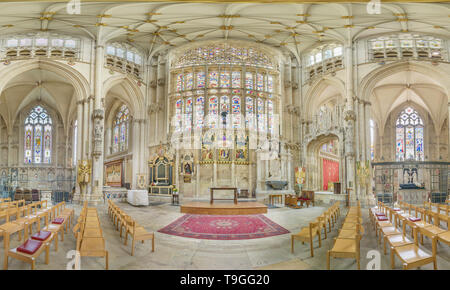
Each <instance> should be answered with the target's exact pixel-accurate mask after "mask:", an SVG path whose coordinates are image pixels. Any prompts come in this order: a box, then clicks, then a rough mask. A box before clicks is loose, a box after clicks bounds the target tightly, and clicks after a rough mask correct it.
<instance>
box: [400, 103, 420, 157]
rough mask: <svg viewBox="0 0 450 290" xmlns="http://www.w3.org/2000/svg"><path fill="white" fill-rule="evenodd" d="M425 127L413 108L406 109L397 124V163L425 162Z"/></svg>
mask: <svg viewBox="0 0 450 290" xmlns="http://www.w3.org/2000/svg"><path fill="white" fill-rule="evenodd" d="M423 139H424V127H423V121H422V118H420V116H419V114H418V113H417V111H416V110H414V109H413V108H411V107H408V108H406V109H404V110H403V111H402V112H401V113H400V115H399V117H398V119H397V123H396V151H395V152H396V156H395V159H396V160H397V161H405V160H417V161H423V160H424V151H423V147H424V146H423V143H424V142H423Z"/></svg>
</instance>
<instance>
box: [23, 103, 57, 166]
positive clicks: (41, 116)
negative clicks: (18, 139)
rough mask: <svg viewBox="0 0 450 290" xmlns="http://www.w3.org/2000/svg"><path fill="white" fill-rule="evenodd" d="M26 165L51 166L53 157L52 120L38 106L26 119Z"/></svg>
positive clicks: (45, 111) (44, 110)
mask: <svg viewBox="0 0 450 290" xmlns="http://www.w3.org/2000/svg"><path fill="white" fill-rule="evenodd" d="M24 128H25V136H24V163H25V164H32V163H34V164H41V163H44V164H50V163H51V156H52V139H53V138H52V129H53V125H52V119H51V117H50V115H49V114H48V113H47V110H46V109H44V108H43V107H42V106H40V105H38V106H36V107H34V108H33V109H32V110H31V111H30V113H29V114H28V116H27V117H26V119H25V124H24Z"/></svg>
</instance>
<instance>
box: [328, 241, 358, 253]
mask: <svg viewBox="0 0 450 290" xmlns="http://www.w3.org/2000/svg"><path fill="white" fill-rule="evenodd" d="M331 251H332V252H335V253H354V252H356V242H355V240H352V239H339V238H338V239H336V242H335V243H334V246H333V248H332V249H331Z"/></svg>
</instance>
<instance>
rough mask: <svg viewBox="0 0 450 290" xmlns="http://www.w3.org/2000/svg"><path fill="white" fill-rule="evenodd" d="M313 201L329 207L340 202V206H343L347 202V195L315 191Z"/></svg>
mask: <svg viewBox="0 0 450 290" xmlns="http://www.w3.org/2000/svg"><path fill="white" fill-rule="evenodd" d="M314 201H315V202H316V204H319V205H320V204H325V205H331V204H333V203H335V202H336V201H340V202H341V205H345V204H346V201H347V194H334V193H333V192H332V191H315V192H314Z"/></svg>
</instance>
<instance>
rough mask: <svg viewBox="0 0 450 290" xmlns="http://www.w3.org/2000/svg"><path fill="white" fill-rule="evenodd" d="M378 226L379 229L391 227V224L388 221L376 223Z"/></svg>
mask: <svg viewBox="0 0 450 290" xmlns="http://www.w3.org/2000/svg"><path fill="white" fill-rule="evenodd" d="M377 223H378V226H380V227H392V226H393V225H392V223H391V222H390V221H378V222H377Z"/></svg>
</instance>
